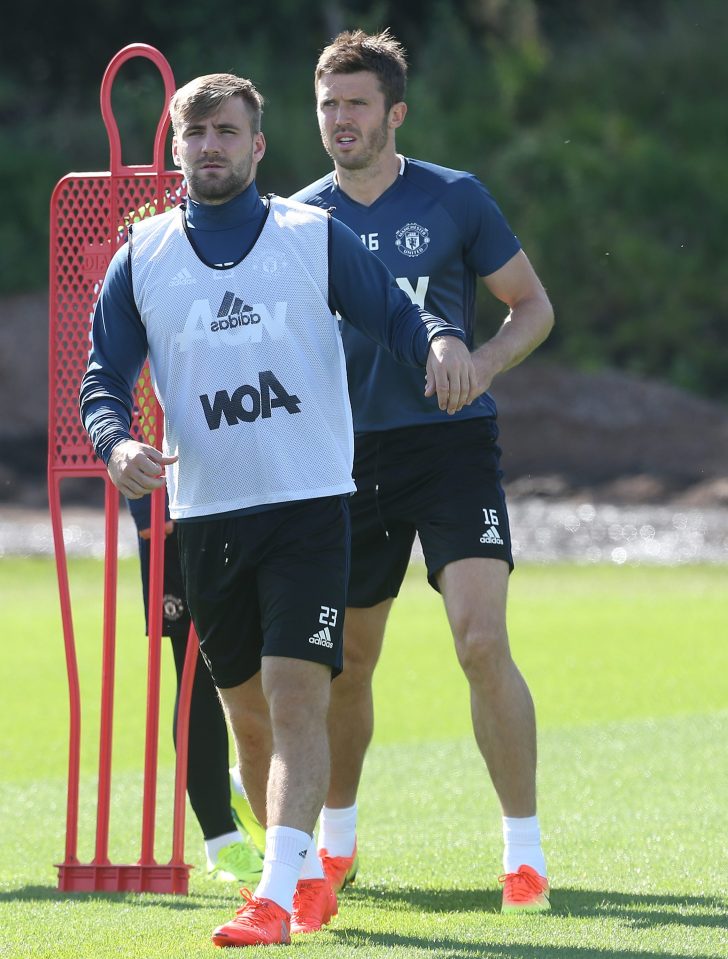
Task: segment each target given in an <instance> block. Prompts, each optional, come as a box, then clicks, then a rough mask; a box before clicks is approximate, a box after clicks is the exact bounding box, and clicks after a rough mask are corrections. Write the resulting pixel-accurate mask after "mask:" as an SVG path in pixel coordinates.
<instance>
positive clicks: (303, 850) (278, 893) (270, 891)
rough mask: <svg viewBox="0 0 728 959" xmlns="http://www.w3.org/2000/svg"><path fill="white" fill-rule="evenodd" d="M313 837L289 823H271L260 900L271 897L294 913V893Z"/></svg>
mask: <svg viewBox="0 0 728 959" xmlns="http://www.w3.org/2000/svg"><path fill="white" fill-rule="evenodd" d="M310 845H311V836H309V834H308V833H307V832H301V830H300V829H291V828H290V827H289V826H271V827H270V828H269V829H266V832H265V858H264V859H263V875H262V876H261V879H260V882H259V883H258V888H257V889H256V890H255V895H256V896H257V897H258V898H259V899H272V900H273V902H277V903H278V905H279V906H280V907H281V908H282V909H285V910H286V912H291V911H292V909H293V893H294V892H295V891H296V883H297V882H298V877H299V875H300V872H301V867H302V866H303V861H304V859H305V858H306V854H307V852H308V849H309V846H310Z"/></svg>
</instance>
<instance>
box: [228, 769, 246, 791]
mask: <svg viewBox="0 0 728 959" xmlns="http://www.w3.org/2000/svg"><path fill="white" fill-rule="evenodd" d="M230 785H231V787H232V788H233V789H234V790H235V792H236V793H238V795H239V796H244V795H245V788H244V787H243V781H242V779H241V778H240V770H239V769H238V767H237V766H231V767H230Z"/></svg>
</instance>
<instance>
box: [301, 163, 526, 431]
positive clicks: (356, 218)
mask: <svg viewBox="0 0 728 959" xmlns="http://www.w3.org/2000/svg"><path fill="white" fill-rule="evenodd" d="M294 199H296V200H302V201H303V202H305V203H310V204H312V205H314V206H320V207H324V208H332V213H333V215H334V216H335V217H336V218H337V219H339V220H341V221H342V222H344V223H345V224H346V225H347V226H348V227H349V228H350V229H352V230H353V231H354V232H355V233H357V234H358V235H359V236H360V238H361V240H362V242H363V243H364V244H365V246H367V247H368V248H369V249H370V250H372V251H373V252H374V253H376V255H377V256H378V257H379V258H380V259H381V260H382V261H383V262H384V263H385V265H386V266H387V268H388V269H389V271H390V272H391V273H392V274H393V275H394V276H395V277H396V279H397V283H398V284H399V286H400V287H401V288H402V289H403V290H405V292H406V293H408V294H409V296H410V298H411V299H412V300H413V301H414V302H415V303H416V304H417V305H418V306H420V307H421V308H422V309H426V310H428V311H429V312H431V313H434V314H435V315H436V316H441V317H443V319H446V320H448V321H449V322H450V323H452V324H454V325H456V326H458V327H460V328H461V329H462V330H464V331H465V337H466V342H467V343H468V345H469V346H470V347H472V345H473V325H474V321H475V297H476V290H477V283H478V278H479V277H482V276H488V275H489V274H491V273H494V272H495V271H496V270H498V269H500V267H502V266H503V265H504V264H505V263H507V262H508V261H509V260H510V259H511V258H512V257H513V256H514V255H515V254H516V253H517V252H518V250H519V249H520V244H519V242H518V240H517V238H516V237H515V236H514V235H513V231H512V230H511V229H510V227H509V226H508V223H507V222H506V220H505V218H504V216H503V214H502V213H501V211H500V209H499V208H498V205H497V204H496V202H495V200H494V199H493V197H492V196H491V194H490V193H489V192H488V190H487V189H486V188H485V187H484V186H483V184H482V183H481V182H480V181H479V180H478V179H477V178H476V177H475V176H473V175H472V174H470V173H465V172H462V171H459V170H451V169H448V168H446V167H441V166H436V165H435V164H432V163H425V162H423V161H420V160H409V159H407V160H405V161H404V163H403V167H402V171H401V175H400V176H398V177H397V180H396V181H395V182H394V183H393V184H392V186H391V187H389V189H388V190H386V191H385V192H384V193H383V194H382V196H380V197H379V198H378V199H377V200H376V201H375V202H374V203H373V204H372V205H371V206H364V205H363V204H361V203H357V202H356V201H355V200H352V199H351V197H349V196H347V195H346V193H344V192H343V191H341V190H340V189H339V188H338V186H337V184H336V180H335V177H334V174H333V171H332V172H331V173H329V174H328V175H327V176H325V177H322V178H321V179H320V180H317V181H316V182H315V183H312V184H311V185H310V186H308V187H306V188H305V189H303V190H300V191H299V192H298V193H296V194H294ZM342 337H343V341H344V349H345V351H346V360H347V371H348V378H349V393H350V397H351V404H352V410H353V414H354V429H355V431H356V432H370V431H377V430H384V429H393V428H396V427H400V426H414V425H419V424H425V423H431V422H442V421H443V420H445V419H451V418H450V417H448V415H447V414H446V413H444V412H442V411H441V410H440V409H439V408H438V406H437V401H436V398H435V397H430V398H427V399H426V398H425V397H424V395H423V393H424V376H423V373H422V371H421V370H416V369H407V368H406V367H404V366H401V365H400V364H399V363H397V362H396V361H395V360H394V359H393V358H392V357H391V356H390V355H389V354H388V353H387V352H386V351H385V350H383V349H382V348H381V347H379V346H377V345H376V344H375V343H373V342H372V341H371V340H369V339H368V338H367V337H366V336H364V335H363V334H361V333H360V332H358V331H357V330H356V329H354V328H353V327H352V326H351V325H350V324H348V323H345V324H343V326H342ZM495 415H496V408H495V402H494V400H493V398H492V397H491V396H490V394H487V393H486V394H484V395H483V396H481V397H479V398H478V400H476V402H475V403H474V404H472V405H471V406H469V407H465V408H464V409H463V410H461V411H460V412H459V413H456V414H455V416H454V417H453V418H456V419H471V418H474V417H481V416H495Z"/></svg>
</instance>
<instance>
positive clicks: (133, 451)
mask: <svg viewBox="0 0 728 959" xmlns="http://www.w3.org/2000/svg"><path fill="white" fill-rule="evenodd" d="M178 459H179V457H177V456H163V455H162V454H161V453H160V452H159V450H157V449H155V448H154V447H153V446H147V444H146V443H137V441H136V440H123V441H122V442H121V443H118V444H117V445H116V446H115V447H114V449H113V452H112V454H111V456H110V457H109V462H108V465H107V467H106V468H107V469H108V471H109V476H110V477H111V482H112V483H113V484H114V486H116V488H117V489H118V490H119V492H121V493H123V494H124V496H126V497H127V499H140V498H141V497H142V496H146V494H147V493H151V492H153V491H154V490H155V489H159V487H160V486H164V467H165V466H169V464H170V463H176V462H177V460H178Z"/></svg>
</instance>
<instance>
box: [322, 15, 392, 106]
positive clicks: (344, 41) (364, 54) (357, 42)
mask: <svg viewBox="0 0 728 959" xmlns="http://www.w3.org/2000/svg"><path fill="white" fill-rule="evenodd" d="M363 70H365V71H367V72H368V73H374V74H375V75H376V76H377V79H378V80H379V86H380V88H381V91H382V93H383V94H384V104H385V107H386V109H387V110H389V109H390V107H392V106H393V105H394V104H395V103H400V102H401V101H402V100H404V98H405V93H406V90H407V57H406V54H405V50H404V47H403V46H402V44H401V43H400V42H399V41H398V40H396V39H395V38H394V37H393V36H392V34H391V33H390V32H389V28H387V29H386V30H382V32H381V33H372V34H368V33H364V31H363V30H345V31H344V32H343V33H340V34H339V35H338V36H337V37H335V38H334V39H333V40H332V41H331V43H330V44H329V45H328V46H327V47H325V48H324V50H323V51H322V53H321V56H320V57H319V59H318V63H317V64H316V73H315V84H316V86H318V84H319V80H321V78H322V77H323V76H325V75H326V74H329V73H359V72H361V71H363Z"/></svg>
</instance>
